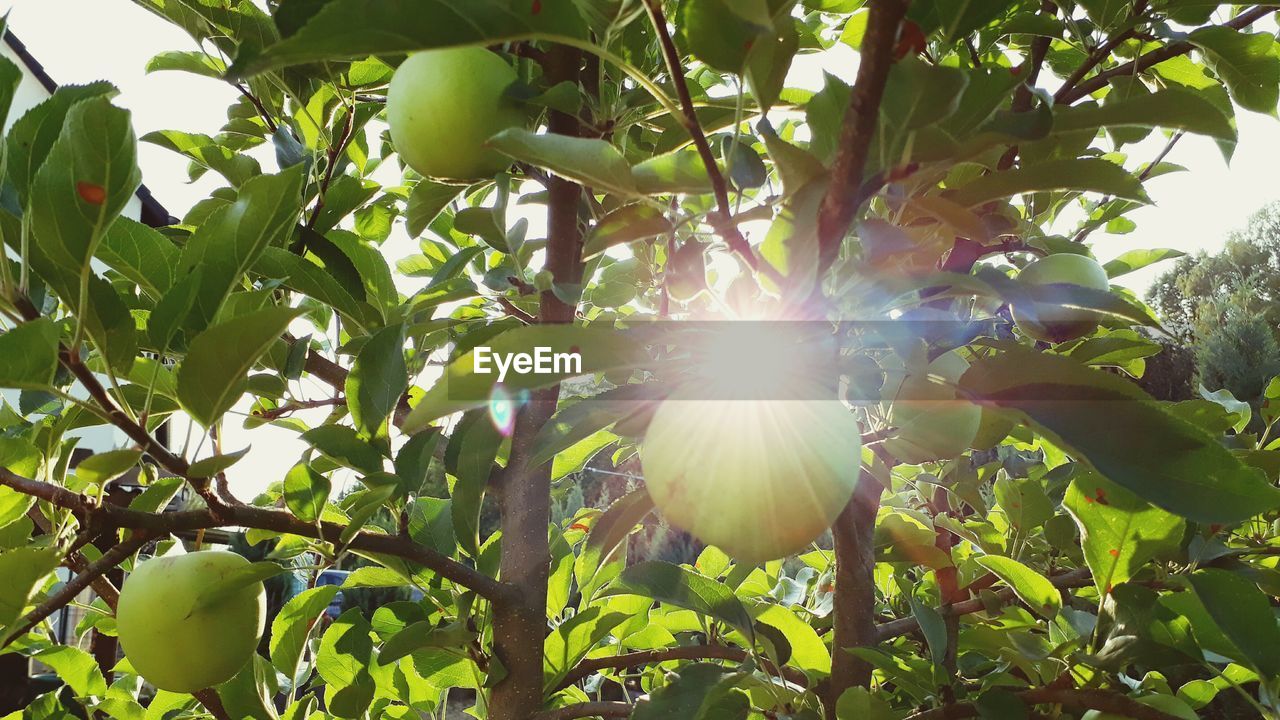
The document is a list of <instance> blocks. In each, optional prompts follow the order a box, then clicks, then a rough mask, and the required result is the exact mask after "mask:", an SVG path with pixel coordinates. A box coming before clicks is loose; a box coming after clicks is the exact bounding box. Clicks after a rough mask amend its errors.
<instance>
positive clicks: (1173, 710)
mask: <svg viewBox="0 0 1280 720" xmlns="http://www.w3.org/2000/svg"><path fill="white" fill-rule="evenodd" d="M1138 702H1140V703H1142V704H1143V705H1146V706H1148V707H1153V708H1155V709H1157V710H1160V711H1162V712H1164V713H1166V714H1169V715H1172V716H1174V717H1178V718H1183V719H1184V720H1199V718H1200V716H1198V715H1196V711H1195V710H1192V709H1191V706H1190V705H1188V704H1186V703H1185V702H1183V701H1182V700H1180V699H1178V698H1176V697H1174V696H1172V695H1148V696H1146V697H1140V698H1138ZM1080 720H1133V719H1132V718H1130V717H1129V716H1128V715H1116V714H1115V713H1106V712H1102V711H1100V710H1090V711H1089V712H1087V713H1085V714H1084V715H1083V716H1082V717H1081V718H1080Z"/></svg>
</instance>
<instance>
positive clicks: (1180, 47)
mask: <svg viewBox="0 0 1280 720" xmlns="http://www.w3.org/2000/svg"><path fill="white" fill-rule="evenodd" d="M1277 9H1280V8H1276V7H1262V6H1259V7H1254V8H1250V9H1248V10H1245V11H1244V12H1242V13H1240V14H1239V15H1237V16H1235V17H1234V18H1231V19H1230V20H1228V21H1227V22H1225V23H1222V25H1221V27H1229V28H1233V29H1236V30H1240V29H1243V28H1246V27H1248V26H1250V25H1252V24H1253V23H1254V22H1256V21H1258V20H1260V19H1262V18H1264V17H1266V16H1267V15H1269V14H1271V13H1273V12H1275V11H1276V10H1277ZM1207 27H1211V26H1207ZM1193 49H1195V45H1193V44H1191V43H1189V42H1187V41H1185V40H1181V41H1178V42H1173V43H1169V44H1168V45H1165V46H1164V47H1162V48H1158V49H1156V50H1152V51H1151V52H1148V53H1145V54H1143V55H1140V56H1139V57H1137V58H1135V59H1133V60H1130V61H1129V62H1127V63H1124V64H1123V65H1117V66H1116V67H1113V68H1110V69H1107V70H1103V71H1102V72H1100V73H1098V74H1097V75H1094V76H1093V77H1091V78H1089V79H1088V80H1084V81H1082V82H1081V83H1080V84H1079V85H1076V86H1075V87H1072V88H1067V87H1065V86H1064V88H1062V89H1061V90H1059V91H1058V95H1057V96H1055V97H1054V100H1055V101H1056V102H1057V103H1058V104H1060V105H1062V104H1070V103H1073V102H1075V101H1076V100H1079V99H1080V98H1082V97H1085V96H1087V95H1091V94H1093V93H1094V92H1096V91H1098V90H1101V89H1102V88H1104V87H1106V86H1107V83H1108V82H1109V81H1110V80H1111V78H1113V77H1120V76H1125V75H1136V74H1137V73H1140V72H1143V71H1144V70H1146V69H1147V68H1150V67H1151V66H1153V65H1158V64H1159V63H1162V62H1164V61H1165V60H1169V59H1170V58H1175V57H1178V56H1179V55H1186V54H1187V53H1189V52H1191V51H1192V50H1193Z"/></svg>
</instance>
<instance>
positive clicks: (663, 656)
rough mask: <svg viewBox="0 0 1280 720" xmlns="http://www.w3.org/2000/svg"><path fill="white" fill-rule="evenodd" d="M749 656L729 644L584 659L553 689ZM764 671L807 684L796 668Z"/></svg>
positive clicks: (792, 681) (743, 660)
mask: <svg viewBox="0 0 1280 720" xmlns="http://www.w3.org/2000/svg"><path fill="white" fill-rule="evenodd" d="M750 657H751V654H750V653H748V652H747V651H746V650H743V649H742V648H737V647H732V646H730V645H684V646H681V647H673V648H662V649H659V650H640V651H637V652H631V653H623V654H621V655H610V656H607V657H598V658H587V659H585V660H583V661H582V662H580V663H578V665H577V667H575V668H573V669H572V670H570V671H569V674H568V675H566V676H565V677H564V680H562V681H560V684H559V685H557V686H556V690H563V689H564V688H567V687H569V686H570V685H573V684H574V683H577V682H579V681H581V680H585V679H586V678H588V677H590V676H591V675H593V674H595V673H597V672H599V671H601V670H610V669H622V668H630V667H638V666H640V665H653V664H655V663H661V662H668V661H670V660H734V661H736V662H745V661H746V660H747V659H748V658H750ZM765 670H766V671H767V672H768V673H769V674H770V675H773V676H774V677H780V678H782V679H784V680H786V681H787V682H790V683H794V684H796V685H800V686H802V687H803V686H805V685H807V684H808V682H809V680H808V678H807V677H805V674H804V673H802V672H800V671H799V670H797V669H795V668H789V667H785V666H784V667H782V668H778V667H776V666H774V664H773V663H770V662H766V664H765Z"/></svg>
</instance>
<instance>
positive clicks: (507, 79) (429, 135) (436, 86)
mask: <svg viewBox="0 0 1280 720" xmlns="http://www.w3.org/2000/svg"><path fill="white" fill-rule="evenodd" d="M515 81H516V71H515V70H513V69H512V68H511V66H510V65H508V64H507V62H506V61H505V60H503V59H502V58H501V57H500V56H498V55H497V54H495V53H493V52H490V51H488V50H486V49H484V48H480V47H465V48H449V49H445V50H427V51H425V52H420V53H416V54H414V55H410V56H409V58H408V59H407V60H405V61H404V62H403V63H402V64H401V65H400V67H399V68H397V69H396V72H395V74H394V75H392V77H391V87H390V89H388V90H387V123H388V124H390V126H391V140H392V142H393V143H394V144H395V147H396V152H397V153H399V154H400V157H401V158H402V159H403V160H404V161H405V163H406V164H408V165H409V167H411V168H413V169H414V170H417V171H418V172H419V173H422V174H423V175H426V176H428V177H434V178H440V179H442V180H457V181H469V180H480V179H483V178H487V177H492V176H493V175H495V174H497V173H499V172H502V171H503V170H505V169H506V168H507V166H508V165H510V164H511V159H510V158H508V157H507V156H505V155H503V154H502V153H500V152H498V151H497V150H494V149H492V148H489V147H486V146H485V143H486V142H488V140H489V138H491V137H493V136H494V135H497V134H498V133H499V132H502V131H503V130H506V129H507V128H511V127H517V126H520V125H523V124H524V122H525V115H524V113H523V112H522V111H521V109H520V108H519V107H518V106H517V105H516V103H515V102H513V101H512V100H511V99H510V98H508V97H507V96H506V92H507V89H508V88H509V87H511V84H512V83H514V82H515Z"/></svg>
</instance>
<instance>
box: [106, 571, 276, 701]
mask: <svg viewBox="0 0 1280 720" xmlns="http://www.w3.org/2000/svg"><path fill="white" fill-rule="evenodd" d="M248 564H249V561H248V560H245V559H244V558H243V557H241V556H239V555H236V554H235V553H230V552H225V551H220V550H206V551H202V552H194V553H188V554H186V555H177V556H170V557H158V558H154V559H151V560H147V561H145V562H142V563H140V564H139V565H138V566H137V567H136V568H135V569H134V571H133V573H132V574H130V575H129V577H128V578H127V579H126V580H125V583H124V587H123V588H122V589H121V590H120V602H119V604H118V605H117V607H116V627H117V629H118V631H119V634H120V645H121V647H123V648H124V654H125V657H127V658H128V659H129V662H130V663H131V664H132V665H133V668H134V669H135V670H137V671H138V673H139V674H140V675H142V677H144V678H146V679H147V680H148V681H149V682H150V683H151V684H152V685H155V686H156V687H158V688H160V689H161V690H170V691H173V692H180V693H190V692H195V691H197V690H203V689H204V688H208V687H213V686H214V685H217V684H218V683H222V682H226V681H227V680H230V679H231V678H232V676H234V675H235V674H236V673H237V672H238V671H239V670H240V668H241V667H243V666H244V664H245V663H246V662H248V660H249V658H250V657H251V656H252V655H253V652H254V650H255V648H257V647H258V640H259V639H260V638H261V637H262V631H263V627H264V625H265V624H266V618H267V594H266V590H265V589H264V588H263V585H262V583H260V582H258V583H254V584H253V585H250V586H248V587H244V588H241V589H240V590H237V591H236V592H234V593H233V594H231V595H230V596H229V597H227V598H226V599H225V600H222V601H221V602H218V603H217V604H216V605H213V606H212V607H205V608H200V609H198V610H197V609H195V606H196V601H197V600H198V599H199V598H200V597H201V596H202V595H204V594H205V593H207V592H208V591H209V590H210V589H211V588H212V587H214V586H215V585H217V584H218V582H219V581H221V580H223V579H225V578H227V577H228V576H230V575H232V574H233V573H236V572H237V571H238V570H240V569H241V568H244V567H245V566H247V565H248Z"/></svg>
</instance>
